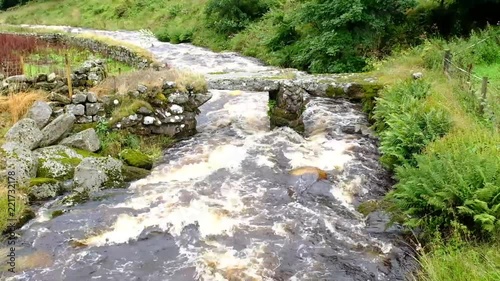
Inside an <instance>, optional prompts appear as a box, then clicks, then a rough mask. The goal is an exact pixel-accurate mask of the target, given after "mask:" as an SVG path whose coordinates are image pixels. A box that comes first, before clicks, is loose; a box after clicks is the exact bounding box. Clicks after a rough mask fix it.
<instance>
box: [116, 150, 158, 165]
mask: <svg viewBox="0 0 500 281" xmlns="http://www.w3.org/2000/svg"><path fill="white" fill-rule="evenodd" d="M120 158H121V159H123V161H124V162H125V163H126V164H127V165H129V166H132V167H138V168H142V169H147V170H151V169H152V168H153V159H151V157H149V156H148V155H146V154H144V153H142V152H140V151H138V150H134V149H125V150H123V151H122V152H120Z"/></svg>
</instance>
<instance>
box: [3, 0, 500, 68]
mask: <svg viewBox="0 0 500 281" xmlns="http://www.w3.org/2000/svg"><path fill="white" fill-rule="evenodd" d="M16 1H18V0H12V1H11V2H13V3H15V2H16ZM21 2H23V3H24V2H27V1H21ZM386 4H387V5H379V4H378V1H368V0H360V1H356V2H352V1H328V0H317V1H316V0H314V1H313V0H310V1H297V0H286V1H278V0H258V1H249V0H245V1H239V0H217V1H215V0H185V1H161V0H152V1H139V0H126V1H117V0H102V1H97V0H89V1H76V0H65V1H60V0H48V1H28V3H27V4H26V5H23V6H18V7H13V8H10V10H8V11H6V12H0V23H11V24H21V23H29V24H51V25H70V26H81V27H92V28H96V29H109V30H116V29H130V30H138V29H150V30H152V31H153V32H154V33H155V34H156V35H157V37H158V39H159V40H161V41H170V42H172V43H179V42H192V43H194V44H195V45H200V46H204V47H209V48H210V49H212V50H215V51H220V50H234V51H238V52H241V53H243V54H244V55H248V56H253V57H257V58H259V59H261V60H263V61H265V62H267V63H268V64H271V65H276V66H281V67H293V68H297V69H300V70H306V71H309V72H312V73H325V72H329V73H343V72H360V71H363V70H366V69H369V67H370V62H371V61H372V60H373V59H374V58H375V59H380V58H382V57H384V56H386V55H389V54H390V53H391V52H392V51H393V50H394V49H401V48H406V47H409V46H412V45H416V44H419V43H421V42H423V40H425V39H426V38H427V37H428V35H429V34H435V33H436V32H440V33H442V34H443V35H445V36H453V35H463V34H467V33H468V32H469V31H470V30H471V28H476V27H484V26H485V25H486V23H487V22H495V20H500V18H499V17H500V15H497V14H496V13H491V12H490V11H492V10H493V11H494V10H495V9H496V8H498V7H499V5H500V2H499V1H493V2H492V1H475V4H473V5H472V4H471V3H469V1H466V0H457V1H455V2H453V3H452V4H447V6H439V2H438V1H430V0H419V1H415V0H390V1H389V0H388V1H387V3H386ZM492 5H493V6H492ZM495 5H496V6H495ZM0 8H1V2H0ZM464 9H466V10H467V11H468V10H471V11H476V12H475V13H474V14H472V13H471V16H468V15H464V13H463V11H464ZM477 11H479V12H477ZM457 17H460V20H459V21H458V23H457ZM332 19H334V20H332Z"/></svg>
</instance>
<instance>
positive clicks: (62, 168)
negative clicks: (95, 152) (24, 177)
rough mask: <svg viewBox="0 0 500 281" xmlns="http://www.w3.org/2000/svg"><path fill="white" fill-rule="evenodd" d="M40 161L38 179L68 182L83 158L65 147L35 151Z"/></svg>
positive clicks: (50, 147) (55, 146)
mask: <svg viewBox="0 0 500 281" xmlns="http://www.w3.org/2000/svg"><path fill="white" fill-rule="evenodd" d="M34 153H35V154H36V156H37V159H38V169H37V173H36V175H37V177H41V178H53V179H58V180H68V179H71V178H73V175H74V171H75V167H76V166H78V164H80V162H81V161H82V160H83V158H84V157H83V156H82V155H80V154H79V153H77V152H76V151H75V150H74V149H71V148H69V147H67V146H64V145H54V146H49V147H44V148H39V149H37V150H35V151H34Z"/></svg>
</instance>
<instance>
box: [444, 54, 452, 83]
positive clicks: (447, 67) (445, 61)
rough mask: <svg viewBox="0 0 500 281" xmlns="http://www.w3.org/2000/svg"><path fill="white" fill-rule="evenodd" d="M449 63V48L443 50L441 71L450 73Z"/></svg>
mask: <svg viewBox="0 0 500 281" xmlns="http://www.w3.org/2000/svg"><path fill="white" fill-rule="evenodd" d="M450 65H451V51H450V50H449V49H447V50H445V51H444V60H443V71H444V73H445V74H447V75H448V77H449V75H450Z"/></svg>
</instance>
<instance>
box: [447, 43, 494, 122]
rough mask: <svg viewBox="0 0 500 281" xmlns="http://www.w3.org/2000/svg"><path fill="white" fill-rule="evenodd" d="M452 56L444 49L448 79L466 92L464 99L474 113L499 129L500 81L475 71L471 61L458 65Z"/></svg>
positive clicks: (472, 46)
mask: <svg viewBox="0 0 500 281" xmlns="http://www.w3.org/2000/svg"><path fill="white" fill-rule="evenodd" d="M488 39H489V38H485V39H483V40H481V41H479V42H477V43H475V44H473V45H471V46H469V47H468V48H466V49H464V50H463V51H462V52H465V51H466V50H469V49H471V48H474V47H475V46H476V45H478V44H480V43H482V42H485V41H486V40H488ZM462 52H461V53H462ZM458 54H459V53H457V54H456V55H458ZM453 57H454V55H453V54H452V52H451V51H450V50H446V51H445V53H444V66H443V68H444V73H445V74H446V75H447V76H448V78H449V79H450V80H451V79H453V81H456V82H457V84H458V85H459V87H460V88H461V89H462V90H463V91H464V92H465V93H466V95H467V96H466V97H465V99H466V100H469V101H470V102H469V104H472V105H473V109H474V110H475V111H476V113H477V114H479V115H480V116H482V117H483V118H485V119H487V120H488V121H489V122H491V123H492V124H494V125H495V127H497V128H499V129H500V81H492V80H491V79H490V77H487V76H481V75H480V74H478V73H476V72H475V71H474V65H473V64H472V63H470V64H468V65H466V66H461V65H459V64H458V63H456V62H454V61H453Z"/></svg>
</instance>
